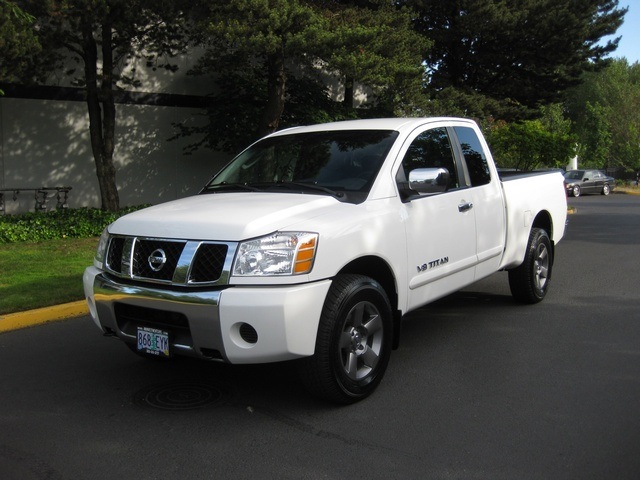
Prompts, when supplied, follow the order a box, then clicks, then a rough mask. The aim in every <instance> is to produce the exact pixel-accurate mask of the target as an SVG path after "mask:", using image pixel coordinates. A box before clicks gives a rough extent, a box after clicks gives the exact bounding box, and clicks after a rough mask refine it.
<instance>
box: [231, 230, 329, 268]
mask: <svg viewBox="0 0 640 480" xmlns="http://www.w3.org/2000/svg"><path fill="white" fill-rule="evenodd" d="M317 245H318V234H317V233H310V232H276V233H274V234H271V235H267V236H266V237H261V238H256V239H254V240H249V241H246V242H242V243H241V244H240V246H239V247H238V253H237V254H236V259H235V262H234V264H233V275H240V276H262V275H302V274H305V273H309V272H310V271H311V268H312V267H313V261H314V259H315V256H316V247H317Z"/></svg>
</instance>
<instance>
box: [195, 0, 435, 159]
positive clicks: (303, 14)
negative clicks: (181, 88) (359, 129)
mask: <svg viewBox="0 0 640 480" xmlns="http://www.w3.org/2000/svg"><path fill="white" fill-rule="evenodd" d="M201 8H202V13H201V14H200V15H199V17H200V18H201V19H202V20H201V22H200V29H199V31H200V32H202V37H201V40H203V41H204V42H206V45H207V53H206V55H205V56H204V57H203V58H202V59H201V61H200V62H199V64H198V66H197V67H196V68H195V69H194V70H193V73H197V74H212V75H213V77H214V78H215V83H216V90H215V91H213V92H212V95H211V97H212V102H211V103H212V105H213V107H212V108H211V109H210V111H209V117H210V124H209V125H207V126H205V127H195V128H191V127H183V134H191V133H200V134H203V135H204V136H203V137H202V140H201V141H200V142H198V143H196V144H194V147H197V146H199V145H201V144H207V145H209V146H212V147H220V146H222V147H224V148H226V149H230V150H237V149H238V148H240V147H241V146H245V145H246V144H247V143H249V142H250V141H251V140H254V139H256V138H258V137H260V136H262V135H265V134H268V133H271V132H273V131H275V130H277V129H278V128H281V127H283V126H287V125H291V124H300V123H310V122H314V121H329V120H336V119H343V118H353V117H355V116H357V115H359V114H360V113H359V112H356V111H354V109H353V106H354V86H355V85H356V84H360V85H364V86H366V87H367V88H369V92H368V94H369V99H371V98H375V99H376V100H377V102H371V103H372V104H375V105H377V107H378V109H376V110H375V112H376V114H379V112H380V111H381V110H380V109H384V111H385V112H388V113H386V114H387V115H390V114H392V113H393V110H394V108H398V109H401V108H405V105H403V103H402V100H405V103H407V102H406V98H408V96H407V95H405V94H406V93H407V92H413V95H415V94H416V92H419V90H420V88H421V86H422V80H423V71H424V69H423V68H422V65H421V53H422V52H423V51H425V50H426V49H427V47H428V42H427V41H426V40H425V39H424V38H423V37H421V36H420V35H417V34H416V33H415V32H414V31H413V26H412V23H411V20H412V17H411V16H410V15H409V13H408V11H407V10H406V9H404V8H397V7H396V6H393V5H391V4H389V2H386V1H384V0H372V1H364V2H363V1H360V2H352V1H349V2H346V1H342V2H341V1H333V0H324V1H323V0H315V1H313V0H309V1H303V0H229V1H228V2H225V3H222V2H220V3H211V2H202V5H201ZM337 86H340V87H341V88H342V92H343V102H342V105H336V102H332V101H331V100H330V95H331V94H335V90H333V91H332V89H334V88H336V87H337ZM408 103H410V102H408ZM368 113H370V114H373V109H372V110H371V111H369V112H368Z"/></svg>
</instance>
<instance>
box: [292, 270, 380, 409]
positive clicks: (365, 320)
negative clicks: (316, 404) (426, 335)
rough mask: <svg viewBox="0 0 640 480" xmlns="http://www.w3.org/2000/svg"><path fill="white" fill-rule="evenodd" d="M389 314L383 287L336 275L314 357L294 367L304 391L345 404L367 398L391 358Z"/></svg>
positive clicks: (327, 300) (359, 278)
mask: <svg viewBox="0 0 640 480" xmlns="http://www.w3.org/2000/svg"><path fill="white" fill-rule="evenodd" d="M391 327H392V314H391V306H390V304H389V300H388V298H387V295H386V293H385V291H384V290H383V288H382V287H381V286H380V285H379V284H378V283H377V282H376V281H375V280H373V279H371V278H369V277H365V276H363V275H339V276H337V277H336V278H335V279H334V281H333V284H332V285H331V288H330V290H329V293H328V294H327V299H326V300H325V304H324V307H323V309H322V315H321V318H320V325H319V327H318V336H317V339H316V349H315V354H314V355H313V356H312V357H309V358H305V359H303V360H301V361H300V363H299V371H300V377H301V380H302V382H303V383H304V385H305V386H306V388H307V389H308V390H309V391H310V392H311V393H312V394H314V395H316V396H318V397H321V398H324V399H326V400H329V401H332V402H336V403H343V404H349V403H354V402H357V401H359V400H362V399H363V398H365V397H367V396H368V395H370V394H371V393H372V392H373V391H374V390H375V389H376V387H377V386H378V384H379V383H380V381H381V380H382V377H383V376H384V373H385V370H386V368H387V364H388V363H389V356H390V353H391V330H392V328H391Z"/></svg>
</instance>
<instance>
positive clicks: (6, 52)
mask: <svg viewBox="0 0 640 480" xmlns="http://www.w3.org/2000/svg"><path fill="white" fill-rule="evenodd" d="M34 21H35V18H34V17H33V16H31V15H29V14H27V13H25V12H24V11H22V10H21V9H20V7H19V6H18V5H17V4H16V3H14V2H11V1H9V0H0V82H14V81H17V80H18V79H20V77H21V76H22V74H23V73H24V71H25V69H26V68H27V61H28V58H29V56H30V55H33V54H35V53H37V52H38V51H40V43H39V41H38V38H37V36H36V35H35V30H34V28H33V23H34ZM2 94H3V93H2V90H0V95H2Z"/></svg>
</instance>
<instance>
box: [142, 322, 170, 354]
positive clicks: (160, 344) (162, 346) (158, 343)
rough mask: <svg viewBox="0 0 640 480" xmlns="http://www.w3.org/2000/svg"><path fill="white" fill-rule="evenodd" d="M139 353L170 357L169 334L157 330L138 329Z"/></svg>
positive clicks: (148, 328)
mask: <svg viewBox="0 0 640 480" xmlns="http://www.w3.org/2000/svg"><path fill="white" fill-rule="evenodd" d="M138 351H140V352H145V353H149V354H151V355H158V356H164V357H168V356H169V355H170V352H169V333H168V332H164V331H162V330H158V329H157V328H150V327H138Z"/></svg>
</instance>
